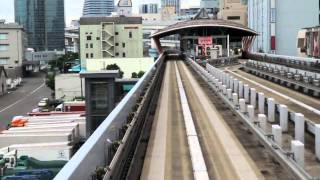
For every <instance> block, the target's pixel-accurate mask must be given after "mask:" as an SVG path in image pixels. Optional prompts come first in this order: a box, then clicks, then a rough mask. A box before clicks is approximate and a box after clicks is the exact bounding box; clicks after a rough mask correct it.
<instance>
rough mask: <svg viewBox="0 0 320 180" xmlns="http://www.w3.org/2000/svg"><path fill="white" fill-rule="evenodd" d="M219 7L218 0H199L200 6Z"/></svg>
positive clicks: (207, 7)
mask: <svg viewBox="0 0 320 180" xmlns="http://www.w3.org/2000/svg"><path fill="white" fill-rule="evenodd" d="M219 7H220V0H201V1H200V8H206V9H213V8H217V9H219Z"/></svg>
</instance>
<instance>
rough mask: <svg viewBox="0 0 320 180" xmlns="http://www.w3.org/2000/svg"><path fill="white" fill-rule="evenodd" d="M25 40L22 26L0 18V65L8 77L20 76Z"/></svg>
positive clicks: (23, 59)
mask: <svg viewBox="0 0 320 180" xmlns="http://www.w3.org/2000/svg"><path fill="white" fill-rule="evenodd" d="M26 42H27V40H26V36H25V31H24V29H23V26H21V25H18V24H16V23H8V24H7V23H5V21H4V20H0V66H4V68H5V69H6V71H7V74H8V77H10V78H16V77H21V76H22V66H23V61H25V49H26Z"/></svg>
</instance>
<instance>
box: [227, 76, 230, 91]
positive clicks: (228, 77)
mask: <svg viewBox="0 0 320 180" xmlns="http://www.w3.org/2000/svg"><path fill="white" fill-rule="evenodd" d="M229 81H230V75H229V74H227V79H226V85H227V88H230V83H229Z"/></svg>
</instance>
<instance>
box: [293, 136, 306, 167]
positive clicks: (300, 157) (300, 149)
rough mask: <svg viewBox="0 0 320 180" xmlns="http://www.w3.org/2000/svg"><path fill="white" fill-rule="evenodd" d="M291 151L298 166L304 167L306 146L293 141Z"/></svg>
mask: <svg viewBox="0 0 320 180" xmlns="http://www.w3.org/2000/svg"><path fill="white" fill-rule="evenodd" d="M291 151H292V153H293V154H294V160H295V161H296V162H297V164H298V165H300V166H301V167H304V144H303V143H302V142H300V141H297V140H294V141H291Z"/></svg>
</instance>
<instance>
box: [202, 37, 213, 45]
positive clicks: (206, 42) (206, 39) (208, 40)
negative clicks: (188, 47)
mask: <svg viewBox="0 0 320 180" xmlns="http://www.w3.org/2000/svg"><path fill="white" fill-rule="evenodd" d="M212 43H213V42H212V36H203V37H199V38H198V44H199V45H212Z"/></svg>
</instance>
